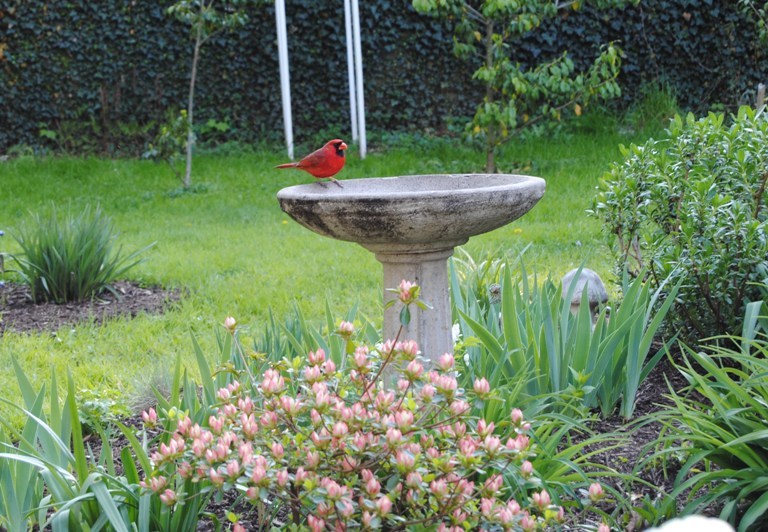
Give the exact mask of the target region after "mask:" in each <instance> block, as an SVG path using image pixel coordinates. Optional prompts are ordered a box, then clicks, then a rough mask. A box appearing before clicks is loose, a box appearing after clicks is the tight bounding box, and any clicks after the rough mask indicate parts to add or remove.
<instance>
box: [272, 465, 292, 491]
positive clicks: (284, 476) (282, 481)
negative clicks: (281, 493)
mask: <svg viewBox="0 0 768 532" xmlns="http://www.w3.org/2000/svg"><path fill="white" fill-rule="evenodd" d="M288 479H289V476H288V470H287V469H282V470H280V471H278V472H277V475H275V480H276V481H277V485H278V486H280V487H281V488H283V487H285V485H286V484H288Z"/></svg>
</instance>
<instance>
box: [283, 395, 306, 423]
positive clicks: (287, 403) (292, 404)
mask: <svg viewBox="0 0 768 532" xmlns="http://www.w3.org/2000/svg"><path fill="white" fill-rule="evenodd" d="M280 406H281V407H282V408H283V411H284V412H285V413H286V415H287V416H288V417H291V418H292V417H296V415H298V413H299V412H300V411H301V401H299V400H298V399H294V398H293V397H288V396H285V395H284V396H283V397H281V398H280Z"/></svg>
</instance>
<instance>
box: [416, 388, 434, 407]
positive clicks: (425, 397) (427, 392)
mask: <svg viewBox="0 0 768 532" xmlns="http://www.w3.org/2000/svg"><path fill="white" fill-rule="evenodd" d="M434 396H435V387H434V386H432V385H431V384H425V385H424V386H422V387H421V390H420V391H419V397H421V400H422V401H424V402H425V403H429V402H431V401H432V398H433V397H434Z"/></svg>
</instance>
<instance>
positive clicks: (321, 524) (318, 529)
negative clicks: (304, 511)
mask: <svg viewBox="0 0 768 532" xmlns="http://www.w3.org/2000/svg"><path fill="white" fill-rule="evenodd" d="M307 524H308V525H309V530H311V532H323V530H325V521H323V520H322V519H320V518H319V517H315V516H314V515H312V514H309V515H308V516H307Z"/></svg>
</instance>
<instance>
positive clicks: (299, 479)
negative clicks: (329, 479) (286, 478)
mask: <svg viewBox="0 0 768 532" xmlns="http://www.w3.org/2000/svg"><path fill="white" fill-rule="evenodd" d="M295 478H296V484H299V485H301V484H303V483H304V481H305V480H307V479H308V478H309V473H307V472H306V471H304V468H303V467H299V468H298V469H296V477H295Z"/></svg>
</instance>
